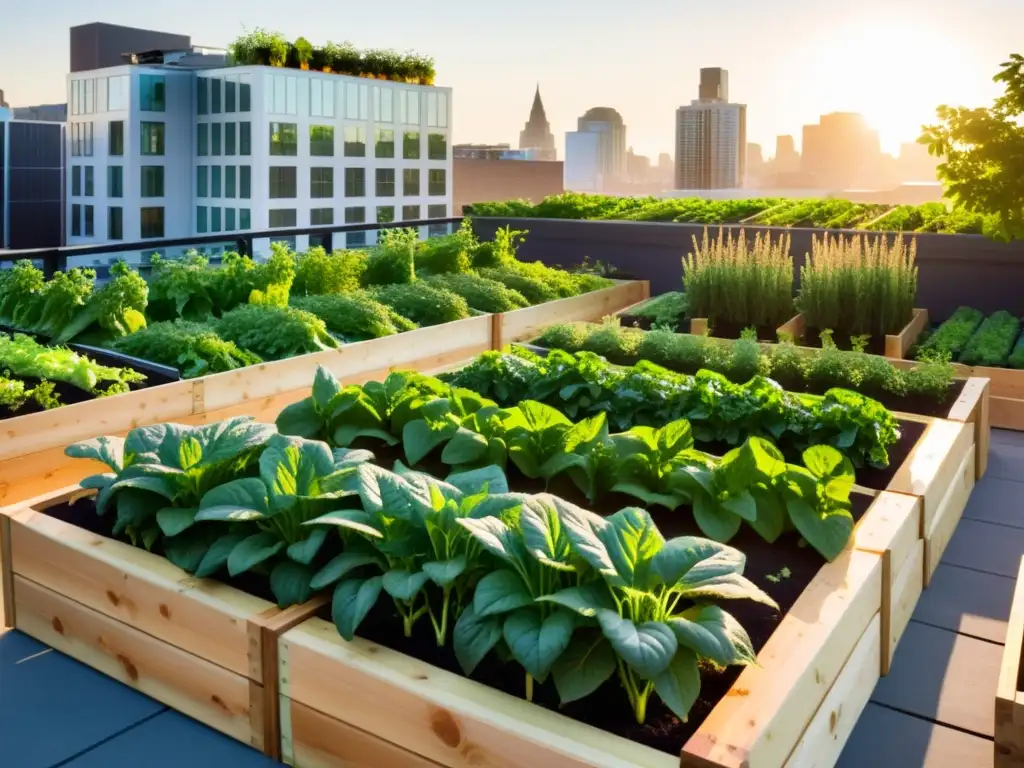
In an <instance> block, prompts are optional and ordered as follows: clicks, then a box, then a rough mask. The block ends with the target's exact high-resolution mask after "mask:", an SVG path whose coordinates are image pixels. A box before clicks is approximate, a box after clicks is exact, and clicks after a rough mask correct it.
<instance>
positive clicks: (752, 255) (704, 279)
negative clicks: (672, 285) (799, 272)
mask: <svg viewBox="0 0 1024 768" xmlns="http://www.w3.org/2000/svg"><path fill="white" fill-rule="evenodd" d="M789 243H790V238H789V235H788V234H783V235H780V236H779V237H777V238H775V239H772V237H771V236H770V235H769V234H767V233H759V234H757V235H756V236H755V237H754V238H753V239H748V238H747V237H746V234H745V233H744V231H743V230H742V229H741V230H740V231H739V233H738V234H737V235H736V236H735V237H733V234H732V232H731V231H730V232H728V233H725V232H724V230H723V229H722V228H719V230H718V237H716V238H714V239H712V238H710V237H709V235H708V230H707V229H706V228H705V230H704V235H703V237H702V238H701V240H700V241H698V240H697V238H696V237H694V238H693V252H692V253H689V254H687V255H686V257H685V258H684V259H683V284H684V286H685V290H686V297H687V301H688V303H689V313H690V316H691V317H706V318H708V320H710V321H711V324H712V325H714V324H715V323H716V322H727V323H732V324H735V325H739V326H742V327H750V326H757V327H771V328H774V327H777V326H779V325H781V324H782V323H784V322H786V321H787V320H789V319H790V317H792V315H793V257H792V256H790V255H789Z"/></svg>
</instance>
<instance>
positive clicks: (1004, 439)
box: [989, 429, 1024, 448]
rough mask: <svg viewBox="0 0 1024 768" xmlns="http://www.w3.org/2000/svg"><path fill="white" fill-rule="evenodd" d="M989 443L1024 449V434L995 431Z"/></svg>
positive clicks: (1010, 431) (1005, 430) (1006, 430)
mask: <svg viewBox="0 0 1024 768" xmlns="http://www.w3.org/2000/svg"><path fill="white" fill-rule="evenodd" d="M989 441H990V442H991V443H998V444H999V445H1010V446H1016V447H1018V448H1024V432H1017V431H1016V430H1013V429H993V430H992V434H991V436H990V438H989Z"/></svg>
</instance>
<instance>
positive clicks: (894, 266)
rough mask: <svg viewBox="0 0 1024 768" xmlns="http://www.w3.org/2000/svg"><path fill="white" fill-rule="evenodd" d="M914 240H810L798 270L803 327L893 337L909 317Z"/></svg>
mask: <svg viewBox="0 0 1024 768" xmlns="http://www.w3.org/2000/svg"><path fill="white" fill-rule="evenodd" d="M916 257H917V241H916V240H911V241H910V243H909V245H908V244H907V243H906V241H905V240H904V239H903V237H901V236H896V237H895V238H893V239H892V240H890V238H888V237H886V236H884V235H880V236H877V237H869V236H867V235H854V236H849V237H846V236H843V235H835V236H832V235H823V236H822V237H820V238H817V237H816V238H814V240H813V243H812V246H811V253H810V255H808V256H807V259H806V262H805V263H804V266H803V267H802V268H801V270H800V293H799V295H798V296H797V302H796V304H797V309H799V310H800V311H801V312H803V313H804V317H805V319H806V322H807V325H808V326H809V327H812V328H818V329H825V328H828V329H831V330H834V331H839V332H843V333H847V334H850V335H858V334H870V335H873V336H880V335H885V334H896V333H899V332H900V331H901V330H902V329H903V327H904V326H905V325H906V324H907V323H908V322H910V319H911V317H912V316H913V309H914V299H915V297H916V295H917V266H916V264H915V260H916Z"/></svg>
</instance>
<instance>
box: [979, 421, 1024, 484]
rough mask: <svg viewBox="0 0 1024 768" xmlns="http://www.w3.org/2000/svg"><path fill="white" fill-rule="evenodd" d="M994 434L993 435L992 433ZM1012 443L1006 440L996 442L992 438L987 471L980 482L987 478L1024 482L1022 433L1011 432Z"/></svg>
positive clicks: (1023, 437)
mask: <svg viewBox="0 0 1024 768" xmlns="http://www.w3.org/2000/svg"><path fill="white" fill-rule="evenodd" d="M993 434H995V433H993ZM1010 434H1011V435H1013V438H1014V441H1013V442H1009V440H1008V439H1003V440H996V439H995V438H993V440H992V441H991V443H990V444H989V451H988V469H987V470H986V471H985V477H983V478H982V482H985V481H986V480H988V479H989V478H1001V479H1003V480H1014V481H1016V482H1022V481H1024V442H1018V440H1024V433H1018V432H1012V433H1010Z"/></svg>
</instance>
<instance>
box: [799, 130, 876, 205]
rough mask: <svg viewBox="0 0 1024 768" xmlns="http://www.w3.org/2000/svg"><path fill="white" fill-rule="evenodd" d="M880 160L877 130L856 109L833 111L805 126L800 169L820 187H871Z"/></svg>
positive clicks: (874, 182)
mask: <svg viewBox="0 0 1024 768" xmlns="http://www.w3.org/2000/svg"><path fill="white" fill-rule="evenodd" d="M881 160H882V150H881V146H880V144H879V140H878V131H875V130H872V129H871V128H870V126H868V124H867V122H866V121H865V120H864V117H863V116H862V115H859V114H857V113H856V112H833V113H832V114H829V115H822V116H821V118H820V119H819V120H818V123H817V124H816V125H805V126H804V131H803V152H802V155H801V161H800V170H801V171H803V172H804V173H805V174H808V175H809V176H810V177H812V178H813V180H814V182H815V184H816V186H818V187H819V188H821V189H852V188H872V187H874V186H876V182H877V180H878V178H877V177H878V171H879V166H880V164H881Z"/></svg>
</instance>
